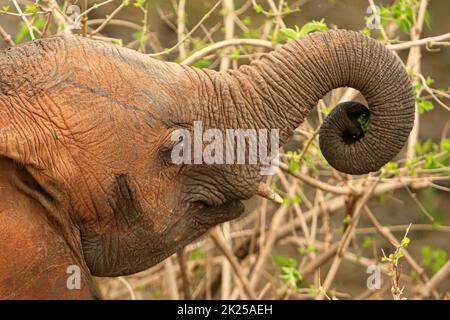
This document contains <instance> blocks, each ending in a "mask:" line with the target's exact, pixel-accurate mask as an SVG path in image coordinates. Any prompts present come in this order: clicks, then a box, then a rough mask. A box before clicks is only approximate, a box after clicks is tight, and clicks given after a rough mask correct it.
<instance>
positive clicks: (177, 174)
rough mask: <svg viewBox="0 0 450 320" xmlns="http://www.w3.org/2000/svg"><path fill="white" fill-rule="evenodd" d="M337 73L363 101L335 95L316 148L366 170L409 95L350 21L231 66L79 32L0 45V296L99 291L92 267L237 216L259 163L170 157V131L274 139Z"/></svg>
mask: <svg viewBox="0 0 450 320" xmlns="http://www.w3.org/2000/svg"><path fill="white" fill-rule="evenodd" d="M341 87H351V88H355V89H357V90H359V91H360V92H361V94H362V95H363V96H364V97H365V99H366V100H367V107H366V106H365V105H363V104H360V103H356V102H345V103H343V104H339V105H337V106H336V107H335V108H334V109H333V111H332V112H331V113H330V114H329V115H328V116H327V117H326V118H325V120H324V122H323V124H322V127H321V128H320V134H319V136H320V138H319V139H320V143H319V144H320V148H321V151H322V153H323V155H324V157H325V158H326V160H327V161H328V163H329V164H330V165H331V166H332V167H334V168H335V169H337V170H339V171H341V172H344V173H348V174H353V175H359V174H365V173H369V172H375V171H377V170H379V169H380V168H381V167H382V166H383V165H384V164H385V163H387V162H388V161H390V160H391V159H392V158H393V157H394V156H396V155H397V154H398V153H399V152H400V150H401V149H402V147H403V146H404V144H405V142H406V141H407V139H408V136H409V133H410V131H411V129H412V127H413V124H414V115H415V99H414V95H413V90H412V84H411V81H410V78H409V76H408V73H407V72H406V70H405V68H404V66H403V64H402V62H401V60H400V59H399V58H398V57H397V56H396V55H395V54H393V53H392V52H391V51H390V50H388V48H387V47H386V46H384V45H383V44H382V43H381V42H379V41H377V40H375V39H373V38H370V37H367V36H365V35H363V34H362V33H360V32H356V31H348V30H329V31H323V32H314V33H311V34H309V35H308V36H306V37H303V38H301V39H298V40H291V41H289V42H288V43H286V44H284V45H282V46H280V47H279V48H277V49H276V50H274V51H272V52H270V53H266V54H263V55H262V56H261V57H260V58H259V59H257V60H255V61H252V62H251V63H250V64H248V65H243V66H240V67H239V69H237V70H228V71H215V70H210V69H207V68H202V69H199V68H194V67H190V66H185V65H182V64H177V63H171V62H165V61H162V60H158V59H154V58H151V57H149V56H147V55H145V54H142V53H138V52H135V51H133V50H130V49H126V48H123V47H120V46H118V45H113V44H108V43H105V42H101V41H96V40H93V39H90V38H88V37H81V36H77V35H61V36H54V37H50V38H46V39H39V40H35V41H31V42H27V43H24V44H20V45H17V46H14V47H12V48H8V49H5V50H3V51H2V52H0V189H1V193H0V199H1V201H0V297H1V298H3V299H16V298H17V299H99V298H101V295H100V293H99V290H98V289H97V288H96V286H95V283H94V280H93V276H99V277H114V276H124V275H129V274H133V273H136V272H140V271H142V270H145V269H147V268H149V267H151V266H153V265H155V264H156V263H158V262H160V261H162V260H164V259H165V258H167V257H168V256H170V255H172V254H173V253H175V252H177V251H178V250H180V249H181V248H183V247H184V246H186V245H187V244H188V243H190V242H192V241H194V240H195V239H197V238H199V237H200V236H202V235H203V234H205V233H206V232H207V231H208V230H209V229H210V228H211V227H213V226H215V225H217V224H220V223H223V222H225V221H229V220H232V219H235V218H237V217H239V216H240V215H241V214H242V212H243V210H244V206H243V204H242V201H243V200H245V199H249V198H250V197H252V196H254V195H255V194H261V195H263V196H267V197H269V198H270V197H272V198H274V196H273V193H271V191H270V190H269V189H268V188H267V187H266V186H265V185H264V182H263V179H264V176H263V175H261V173H260V171H259V169H260V165H258V164H204V163H202V164H192V165H185V164H181V165H180V164H174V163H172V162H171V156H170V155H171V151H173V148H174V146H175V145H176V142H177V141H174V140H173V139H171V136H172V134H173V132H174V131H176V130H179V129H184V130H187V131H190V130H192V125H193V123H194V122H195V121H202V124H203V126H204V129H205V130H206V129H208V128H218V129H219V130H226V129H228V128H232V129H238V128H240V129H258V130H259V129H270V128H276V129H278V130H279V142H280V145H284V144H285V143H286V142H288V140H289V139H290V138H291V137H292V135H293V132H294V130H295V129H296V128H297V127H298V126H299V125H300V124H301V123H302V122H303V120H304V119H305V117H306V116H307V115H308V113H309V112H310V110H311V109H312V108H313V107H314V106H315V105H316V104H317V103H318V101H319V100H320V99H321V98H323V97H324V96H325V95H326V94H327V93H328V92H330V91H331V90H333V89H335V88H341ZM363 114H364V115H366V116H368V117H369V122H368V128H367V130H363V128H362V127H361V125H360V123H359V122H358V117H359V116H361V115H363ZM71 268H72V269H71ZM70 270H74V271H77V272H78V275H79V284H80V285H79V286H75V287H70V286H69V284H70V281H69V280H70V279H69V278H70V277H71V276H72V273H71V271H70ZM74 274H75V273H74ZM68 279H69V280H68Z"/></svg>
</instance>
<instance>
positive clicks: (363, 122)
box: [358, 113, 369, 132]
mask: <svg viewBox="0 0 450 320" xmlns="http://www.w3.org/2000/svg"><path fill="white" fill-rule="evenodd" d="M358 123H359V124H360V126H361V129H362V131H363V132H367V131H368V130H369V116H368V115H366V114H364V113H363V114H362V115H360V116H359V117H358Z"/></svg>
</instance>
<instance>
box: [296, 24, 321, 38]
mask: <svg viewBox="0 0 450 320" xmlns="http://www.w3.org/2000/svg"><path fill="white" fill-rule="evenodd" d="M326 30H328V26H327V24H326V23H325V19H322V20H320V21H315V20H313V21H311V22H308V23H306V24H305V25H304V26H303V27H302V28H301V29H300V31H299V32H298V34H299V37H300V38H301V37H304V36H306V35H307V34H308V33H311V32H314V31H326Z"/></svg>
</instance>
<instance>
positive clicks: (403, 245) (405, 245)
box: [401, 237, 411, 248]
mask: <svg viewBox="0 0 450 320" xmlns="http://www.w3.org/2000/svg"><path fill="white" fill-rule="evenodd" d="M410 242H411V240H410V239H409V238H408V237H404V238H403V239H402V242H401V246H402V247H403V248H406V247H408V246H409V243H410Z"/></svg>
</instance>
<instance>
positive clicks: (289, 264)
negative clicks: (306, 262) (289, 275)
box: [273, 254, 297, 268]
mask: <svg viewBox="0 0 450 320" xmlns="http://www.w3.org/2000/svg"><path fill="white" fill-rule="evenodd" d="M273 258H274V260H275V262H276V264H277V265H278V266H279V267H281V268H283V267H284V268H296V267H297V260H295V259H292V258H287V257H286V256H283V255H281V254H276V255H275V256H274V257H273Z"/></svg>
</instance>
